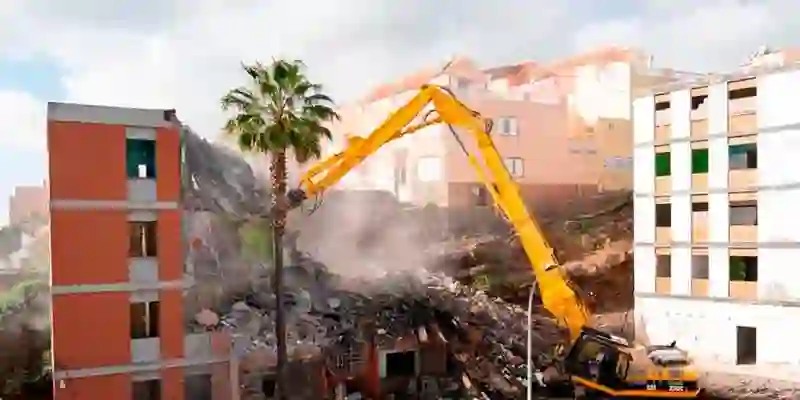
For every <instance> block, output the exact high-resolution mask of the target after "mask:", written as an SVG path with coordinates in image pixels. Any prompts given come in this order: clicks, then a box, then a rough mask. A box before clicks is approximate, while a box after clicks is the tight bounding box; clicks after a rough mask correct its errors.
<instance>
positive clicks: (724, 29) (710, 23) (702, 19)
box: [574, 0, 800, 72]
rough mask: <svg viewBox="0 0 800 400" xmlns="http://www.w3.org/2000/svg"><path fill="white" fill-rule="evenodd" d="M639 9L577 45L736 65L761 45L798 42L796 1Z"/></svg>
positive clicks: (689, 64)
mask: <svg viewBox="0 0 800 400" xmlns="http://www.w3.org/2000/svg"><path fill="white" fill-rule="evenodd" d="M645 3H646V4H645V7H644V8H643V9H642V10H640V12H638V13H635V14H628V15H623V16H618V17H612V18H608V19H605V20H602V21H597V22H596V23H593V24H589V25H587V26H585V27H583V28H582V29H581V30H579V31H578V32H577V33H576V34H575V36H574V46H575V47H576V48H578V49H586V48H592V47H595V46H598V45H602V44H609V43H614V44H620V45H629V46H635V47H640V48H643V49H646V50H647V51H648V52H649V53H651V54H653V55H654V58H655V61H656V63H657V64H658V65H659V66H662V67H675V68H679V69H681V68H682V69H690V70H697V71H700V72H705V71H712V70H731V69H733V68H735V67H736V66H738V65H740V64H742V63H744V62H745V61H746V59H747V56H748V55H749V54H751V53H753V52H754V51H755V50H756V49H757V48H758V47H759V46H761V45H767V44H768V45H770V46H773V47H793V46H798V44H800V43H798V41H797V38H798V37H799V36H798V34H800V20H798V19H797V18H796V17H795V16H796V15H797V12H798V11H800V3H797V2H796V1H791V0H763V1H746V0H743V1H729V0H707V1H702V2H697V1H691V0H650V1H648V2H645Z"/></svg>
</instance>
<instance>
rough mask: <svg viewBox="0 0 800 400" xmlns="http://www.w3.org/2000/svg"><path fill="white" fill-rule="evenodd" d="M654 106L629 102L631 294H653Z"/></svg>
mask: <svg viewBox="0 0 800 400" xmlns="http://www.w3.org/2000/svg"><path fill="white" fill-rule="evenodd" d="M654 127H655V102H654V99H653V97H652V96H649V97H643V98H639V99H636V100H635V101H634V102H633V142H634V143H633V144H634V149H633V192H634V198H633V210H634V215H636V216H637V217H636V218H634V220H633V240H634V258H633V259H634V260H635V268H634V291H635V292H636V293H652V292H654V291H655V277H656V255H655V251H654V250H653V243H654V242H655V229H656V228H655V220H656V202H655V197H654V194H655V179H654V177H655V162H654V161H653V160H654V159H655V148H654V147H653V140H654V139H655V132H654Z"/></svg>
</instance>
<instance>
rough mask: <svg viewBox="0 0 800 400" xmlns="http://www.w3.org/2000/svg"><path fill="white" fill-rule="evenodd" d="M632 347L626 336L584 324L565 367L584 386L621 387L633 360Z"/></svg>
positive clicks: (565, 360)
mask: <svg viewBox="0 0 800 400" xmlns="http://www.w3.org/2000/svg"><path fill="white" fill-rule="evenodd" d="M629 349H630V345H629V343H628V341H627V340H625V339H624V338H621V337H618V336H614V335H611V334H609V333H606V332H603V331H599V330H597V329H594V328H590V327H584V328H583V330H582V331H581V334H580V336H579V337H578V339H577V340H576V341H575V343H574V344H573V345H572V348H571V349H570V351H569V353H567V356H566V358H565V359H564V369H565V371H566V372H567V373H568V374H569V375H570V376H572V377H573V380H575V378H577V381H578V382H576V383H578V384H581V385H582V386H588V387H592V386H594V385H599V386H602V387H608V388H610V389H613V390H618V389H622V388H624V387H625V386H626V384H625V381H626V378H627V375H628V368H629V367H630V362H631V355H630V353H629Z"/></svg>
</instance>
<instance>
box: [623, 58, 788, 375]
mask: <svg viewBox="0 0 800 400" xmlns="http://www.w3.org/2000/svg"><path fill="white" fill-rule="evenodd" d="M633 118H634V129H633V130H634V135H633V136H634V197H635V198H634V207H635V221H634V240H635V250H634V251H635V256H634V260H635V263H636V267H635V298H636V306H635V307H636V308H635V323H636V332H637V335H638V336H640V337H641V338H644V337H646V338H647V339H648V340H649V341H650V342H651V343H653V344H658V343H669V342H671V341H673V340H676V341H677V343H678V345H679V346H680V347H682V348H684V349H686V350H688V351H690V352H691V354H692V355H693V356H694V357H695V358H696V359H697V360H698V361H700V360H707V361H709V362H715V363H724V364H730V365H735V364H758V365H762V364H763V365H784V366H787V365H788V366H792V367H800V348H798V347H796V346H787V344H789V343H793V342H794V340H795V338H796V335H797V334H798V333H799V332H800V266H798V263H800V229H797V226H798V224H800V66H798V64H795V65H793V66H773V67H769V68H767V67H763V68H761V70H760V71H755V70H753V69H751V70H750V71H744V70H743V71H741V72H739V73H737V74H734V75H727V76H717V77H707V78H704V79H698V80H695V81H693V82H691V83H683V84H672V85H671V86H670V87H667V88H661V89H659V91H658V92H656V93H655V94H651V95H647V96H644V97H640V98H637V99H636V100H634V104H633ZM645 335H646V336H645Z"/></svg>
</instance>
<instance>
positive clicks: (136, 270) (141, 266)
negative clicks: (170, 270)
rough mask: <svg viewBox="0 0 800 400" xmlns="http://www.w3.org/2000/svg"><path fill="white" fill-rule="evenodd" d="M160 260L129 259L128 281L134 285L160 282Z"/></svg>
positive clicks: (150, 258)
mask: <svg viewBox="0 0 800 400" xmlns="http://www.w3.org/2000/svg"><path fill="white" fill-rule="evenodd" d="M157 260H158V259H157V258H155V257H133V258H129V259H128V280H129V281H130V283H133V284H142V283H143V284H148V283H157V282H158V261H157Z"/></svg>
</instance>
